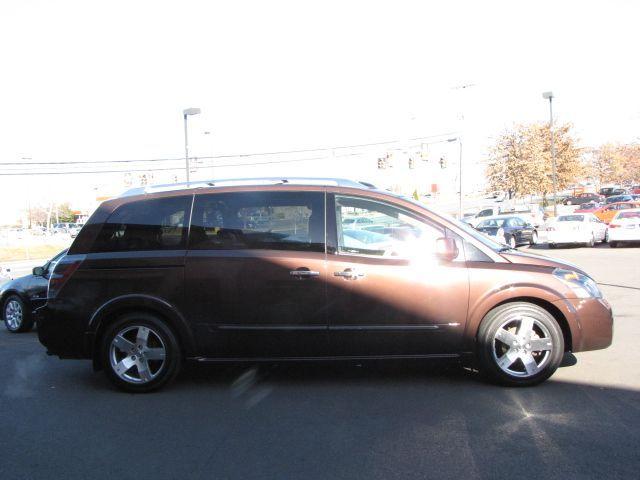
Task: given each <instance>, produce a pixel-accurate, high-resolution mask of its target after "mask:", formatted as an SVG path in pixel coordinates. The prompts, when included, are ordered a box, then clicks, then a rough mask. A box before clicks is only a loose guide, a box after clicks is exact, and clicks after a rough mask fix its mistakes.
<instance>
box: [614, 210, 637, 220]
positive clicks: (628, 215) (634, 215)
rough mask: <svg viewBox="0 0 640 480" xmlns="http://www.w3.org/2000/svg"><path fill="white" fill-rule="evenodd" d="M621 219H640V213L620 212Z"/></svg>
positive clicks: (619, 217)
mask: <svg viewBox="0 0 640 480" xmlns="http://www.w3.org/2000/svg"><path fill="white" fill-rule="evenodd" d="M621 218H640V212H620V213H619V214H618V219H621Z"/></svg>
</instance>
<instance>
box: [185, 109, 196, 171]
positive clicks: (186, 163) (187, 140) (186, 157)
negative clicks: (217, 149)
mask: <svg viewBox="0 0 640 480" xmlns="http://www.w3.org/2000/svg"><path fill="white" fill-rule="evenodd" d="M199 113H200V109H199V108H185V109H184V110H183V111H182V117H183V119H184V164H185V171H186V174H187V183H189V135H188V130H189V129H188V127H187V117H188V116H189V115H198V114H199Z"/></svg>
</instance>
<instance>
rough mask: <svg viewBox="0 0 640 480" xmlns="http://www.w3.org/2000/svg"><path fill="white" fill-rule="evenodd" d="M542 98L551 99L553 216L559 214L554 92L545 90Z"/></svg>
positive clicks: (550, 130)
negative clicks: (554, 139) (554, 130)
mask: <svg viewBox="0 0 640 480" xmlns="http://www.w3.org/2000/svg"><path fill="white" fill-rule="evenodd" d="M542 98H544V99H545V100H546V99H549V133H550V135H551V174H552V176H553V177H552V178H553V216H554V217H557V216H558V204H557V200H556V195H557V191H558V188H557V178H556V150H555V146H554V144H553V92H544V93H543V94H542Z"/></svg>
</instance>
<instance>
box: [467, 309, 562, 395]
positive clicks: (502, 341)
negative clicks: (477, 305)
mask: <svg viewBox="0 0 640 480" xmlns="http://www.w3.org/2000/svg"><path fill="white" fill-rule="evenodd" d="M477 340H478V346H477V355H478V361H479V363H480V368H481V371H482V372H483V373H484V374H485V375H486V376H488V377H489V378H490V379H491V380H493V381H496V382H498V383H501V384H503V385H511V386H528V385H536V384H538V383H541V382H543V381H544V380H546V379H547V378H549V377H550V376H551V375H553V373H554V372H555V371H556V369H557V368H558V367H559V366H560V363H561V362H562V357H563V355H564V337H563V336H562V330H561V329H560V326H559V325H558V322H557V321H556V320H555V318H553V316H552V315H551V314H550V313H549V312H548V311H547V310H545V309H544V308H542V307H539V306H538V305H535V304H532V303H528V302H513V303H507V304H504V305H500V306H498V307H496V308H494V309H493V310H491V311H490V312H489V313H488V314H487V315H486V316H485V318H484V319H483V321H482V323H481V325H480V329H479V331H478V337H477Z"/></svg>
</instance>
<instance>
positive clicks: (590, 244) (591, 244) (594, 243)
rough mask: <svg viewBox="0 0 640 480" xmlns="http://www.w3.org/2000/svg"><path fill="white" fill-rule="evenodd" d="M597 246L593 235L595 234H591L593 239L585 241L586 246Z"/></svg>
mask: <svg viewBox="0 0 640 480" xmlns="http://www.w3.org/2000/svg"><path fill="white" fill-rule="evenodd" d="M595 246H596V239H595V237H594V236H593V234H591V240H589V241H588V242H587V243H585V247H589V248H593V247H595Z"/></svg>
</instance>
